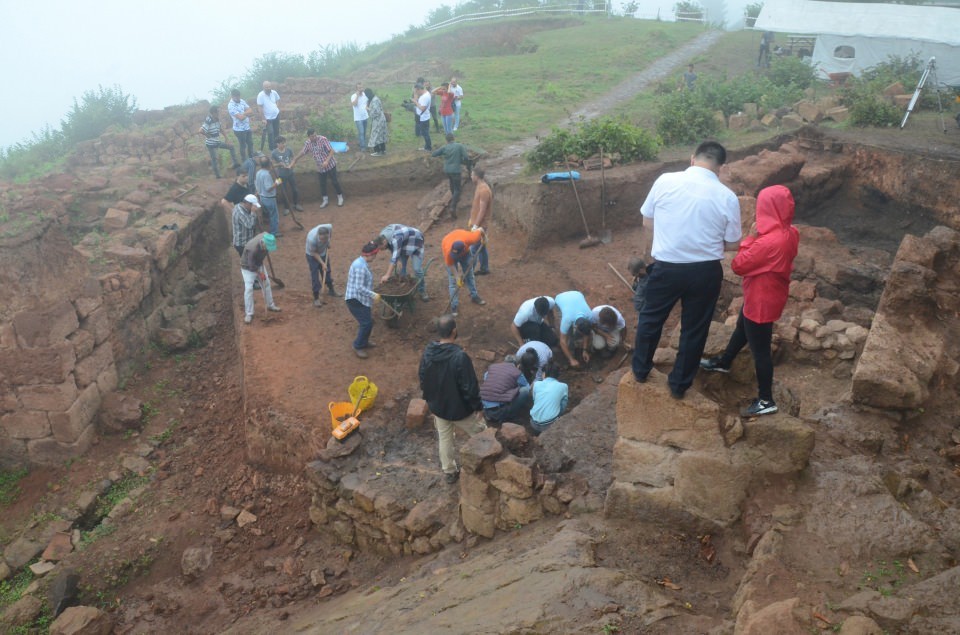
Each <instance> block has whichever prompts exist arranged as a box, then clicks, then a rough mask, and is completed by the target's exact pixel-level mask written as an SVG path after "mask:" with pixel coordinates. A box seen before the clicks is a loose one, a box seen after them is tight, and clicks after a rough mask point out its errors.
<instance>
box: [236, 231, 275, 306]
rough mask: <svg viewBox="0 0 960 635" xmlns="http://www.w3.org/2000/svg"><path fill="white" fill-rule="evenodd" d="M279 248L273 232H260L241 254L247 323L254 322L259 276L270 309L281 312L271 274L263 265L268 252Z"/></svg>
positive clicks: (264, 298) (245, 246)
mask: <svg viewBox="0 0 960 635" xmlns="http://www.w3.org/2000/svg"><path fill="white" fill-rule="evenodd" d="M276 250H277V239H276V238H275V237H274V236H273V234H268V233H260V234H257V235H256V236H254V237H253V238H251V239H250V240H248V241H247V244H245V245H244V246H243V253H241V254H240V273H241V274H242V275H243V311H244V316H243V321H244V322H245V323H246V324H250V322H253V283H254V281H256V280H257V279H258V278H259V280H260V287H261V288H262V289H263V300H264V302H266V304H267V310H268V311H274V312H276V313H279V312H280V307H278V306H277V305H276V304H274V303H273V290H272V289H271V288H270V276H268V275H267V271H266V269H265V268H264V266H263V261H264V260H266V259H267V254H269V253H270V252H271V251H276Z"/></svg>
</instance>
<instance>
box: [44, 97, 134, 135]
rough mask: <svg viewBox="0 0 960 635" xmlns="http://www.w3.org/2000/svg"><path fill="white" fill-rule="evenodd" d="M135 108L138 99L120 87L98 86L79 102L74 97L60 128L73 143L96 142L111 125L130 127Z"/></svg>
mask: <svg viewBox="0 0 960 635" xmlns="http://www.w3.org/2000/svg"><path fill="white" fill-rule="evenodd" d="M136 109H137V100H136V98H135V97H132V96H131V95H127V94H125V93H124V92H123V91H122V90H121V89H120V87H119V86H113V87H110V88H104V87H103V86H98V87H97V90H96V91H93V90H88V91H86V92H85V93H83V95H82V96H81V97H80V101H79V102H78V101H77V100H76V98H74V100H73V108H71V109H70V111H69V112H68V113H67V116H66V118H65V119H64V120H63V121H61V122H60V127H61V129H62V131H63V136H64V137H65V138H66V139H67V141H68V142H70V143H71V144H73V143H78V142H80V141H86V140H88V139H96V138H97V137H99V136H100V135H102V134H103V133H104V132H106V130H107V128H109V127H110V126H121V127H123V126H127V125H129V124H130V122H131V121H132V118H133V113H134V111H136Z"/></svg>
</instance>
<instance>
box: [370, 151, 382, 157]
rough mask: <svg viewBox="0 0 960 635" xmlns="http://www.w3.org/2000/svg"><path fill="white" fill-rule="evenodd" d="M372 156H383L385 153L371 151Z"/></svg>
mask: <svg viewBox="0 0 960 635" xmlns="http://www.w3.org/2000/svg"><path fill="white" fill-rule="evenodd" d="M370 156H372V157H382V156H383V153H382V152H371V153H370Z"/></svg>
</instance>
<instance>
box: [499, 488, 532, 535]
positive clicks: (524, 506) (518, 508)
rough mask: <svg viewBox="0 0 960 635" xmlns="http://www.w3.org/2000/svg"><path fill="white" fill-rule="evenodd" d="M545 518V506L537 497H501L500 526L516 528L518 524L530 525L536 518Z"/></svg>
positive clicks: (502, 527) (506, 528)
mask: <svg viewBox="0 0 960 635" xmlns="http://www.w3.org/2000/svg"><path fill="white" fill-rule="evenodd" d="M541 518H543V507H542V506H541V505H540V500H539V499H537V498H514V497H512V496H501V497H500V518H499V523H498V526H499V527H500V528H501V529H504V530H508V529H515V528H516V527H517V525H520V526H523V525H529V524H530V523H532V522H533V521H535V520H540V519H541Z"/></svg>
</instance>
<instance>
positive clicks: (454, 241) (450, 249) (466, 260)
mask: <svg viewBox="0 0 960 635" xmlns="http://www.w3.org/2000/svg"><path fill="white" fill-rule="evenodd" d="M482 240H483V231H482V230H479V229H478V230H477V231H472V232H471V231H467V230H465V229H455V230H453V231H452V232H450V233H449V234H447V235H446V236H444V237H443V241H441V243H440V251H441V253H443V264H444V265H446V267H447V288H448V290H449V291H450V313H451V315H453V316H454V317H456V316H457V310H458V307H459V306H460V287H462V286H463V285H464V284H466V285H467V289H468V290H469V291H470V300H471V301H472V302H473V303H474V304H479V305H481V306H483V305H484V304H486V303H487V302H486V300H484V299H483V298H481V297H480V294H479V293H477V283H476V280H475V279H474V277H473V265H474V260H473V257H472V254H471V251H470V247H471V246H473V245H476V244H477V243H479V242H480V241H482ZM457 268H459V269H460V272H461V273H460V274H459V275H457Z"/></svg>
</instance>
